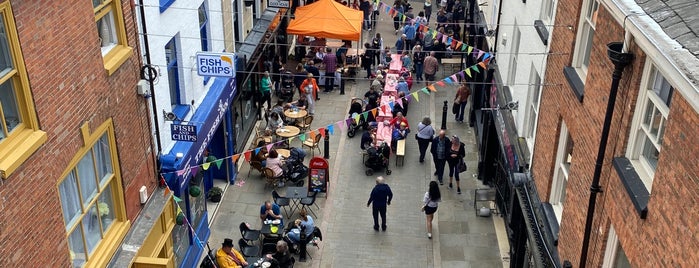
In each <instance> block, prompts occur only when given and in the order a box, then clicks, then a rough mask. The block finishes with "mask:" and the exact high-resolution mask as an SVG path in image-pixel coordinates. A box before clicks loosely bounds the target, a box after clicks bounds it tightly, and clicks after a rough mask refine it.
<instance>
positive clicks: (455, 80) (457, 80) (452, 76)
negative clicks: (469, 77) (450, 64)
mask: <svg viewBox="0 0 699 268" xmlns="http://www.w3.org/2000/svg"><path fill="white" fill-rule="evenodd" d="M450 78H451V80H452V81H454V83H458V82H459V79H458V78H457V77H456V74H452V75H451V76H450Z"/></svg>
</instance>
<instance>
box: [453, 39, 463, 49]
mask: <svg viewBox="0 0 699 268" xmlns="http://www.w3.org/2000/svg"><path fill="white" fill-rule="evenodd" d="M463 46H464V43H462V42H461V41H459V42H457V43H456V47H455V48H454V50H459V49H462V50H463V48H462V47H463Z"/></svg>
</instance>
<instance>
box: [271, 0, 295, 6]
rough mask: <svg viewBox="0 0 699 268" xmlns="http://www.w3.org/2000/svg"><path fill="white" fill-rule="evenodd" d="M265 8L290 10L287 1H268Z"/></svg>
mask: <svg viewBox="0 0 699 268" xmlns="http://www.w3.org/2000/svg"><path fill="white" fill-rule="evenodd" d="M267 6H269V7H280V8H290V7H291V5H290V4H289V0H268V1H267Z"/></svg>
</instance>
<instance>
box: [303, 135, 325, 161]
mask: <svg viewBox="0 0 699 268" xmlns="http://www.w3.org/2000/svg"><path fill="white" fill-rule="evenodd" d="M320 138H321V135H320V134H316V136H315V137H314V138H313V139H312V140H311V139H306V140H305V141H303V144H302V146H303V147H308V148H309V149H311V156H315V152H316V151H315V149H318V154H320V153H322V152H321V151H320Z"/></svg>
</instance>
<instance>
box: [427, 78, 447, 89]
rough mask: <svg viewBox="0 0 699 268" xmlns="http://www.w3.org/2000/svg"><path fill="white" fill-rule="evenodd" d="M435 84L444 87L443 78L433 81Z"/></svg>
mask: <svg viewBox="0 0 699 268" xmlns="http://www.w3.org/2000/svg"><path fill="white" fill-rule="evenodd" d="M435 84H437V85H438V86H440V87H444V81H443V80H439V81H437V82H435ZM430 86H431V85H430ZM430 86H427V87H428V88H429V87H430ZM432 88H434V86H432ZM432 88H430V89H432ZM432 91H437V90H432Z"/></svg>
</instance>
